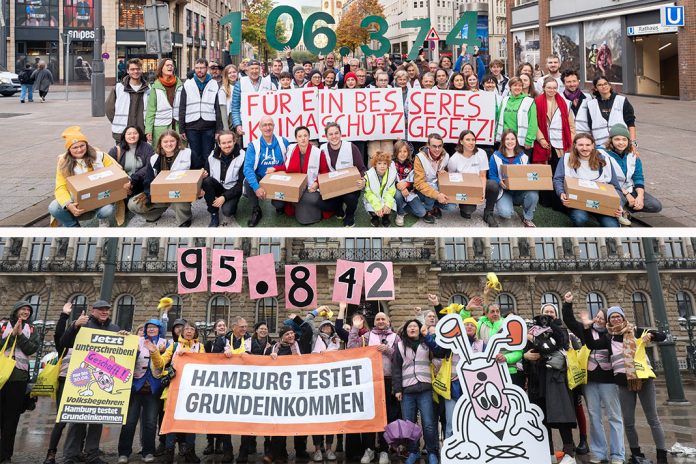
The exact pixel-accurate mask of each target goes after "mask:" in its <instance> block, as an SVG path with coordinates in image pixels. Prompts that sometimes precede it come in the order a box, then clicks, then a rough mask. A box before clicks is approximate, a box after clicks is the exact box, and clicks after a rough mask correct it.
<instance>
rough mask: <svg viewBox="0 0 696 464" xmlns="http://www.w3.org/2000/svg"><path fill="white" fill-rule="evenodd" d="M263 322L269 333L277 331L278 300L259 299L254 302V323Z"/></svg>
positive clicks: (272, 298)
mask: <svg viewBox="0 0 696 464" xmlns="http://www.w3.org/2000/svg"><path fill="white" fill-rule="evenodd" d="M259 322H265V323H266V325H267V326H268V332H269V333H276V332H277V331H278V299H277V298H275V297H270V298H261V299H260V300H258V301H257V302H256V323H257V324H258V323H259Z"/></svg>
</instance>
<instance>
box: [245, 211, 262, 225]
mask: <svg viewBox="0 0 696 464" xmlns="http://www.w3.org/2000/svg"><path fill="white" fill-rule="evenodd" d="M262 217H263V213H262V212H261V208H254V210H253V211H252V212H251V217H250V218H249V221H248V222H247V226H249V227H256V226H257V225H258V223H259V222H261V218H262Z"/></svg>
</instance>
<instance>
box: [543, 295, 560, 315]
mask: <svg viewBox="0 0 696 464" xmlns="http://www.w3.org/2000/svg"><path fill="white" fill-rule="evenodd" d="M559 302H560V300H559V298H558V296H556V294H555V293H551V292H546V293H544V294H543V295H541V306H542V307H544V305H547V304H552V305H554V306H556V308H560V307H561V306H560V303H559ZM559 315H560V314H559Z"/></svg>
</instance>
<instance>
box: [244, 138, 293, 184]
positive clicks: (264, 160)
mask: <svg viewBox="0 0 696 464" xmlns="http://www.w3.org/2000/svg"><path fill="white" fill-rule="evenodd" d="M260 140H261V145H260V147H261V154H262V156H261V158H260V159H259V163H258V166H256V169H254V164H256V144H255V143H250V144H249V146H248V147H247V150H246V154H245V155H244V178H245V179H246V180H247V182H249V186H251V188H253V189H254V192H255V191H257V190H258V189H259V181H258V179H262V178H263V176H265V175H266V170H267V169H268V168H272V167H273V166H278V165H280V164H283V163H284V162H285V158H284V157H283V153H282V151H281V149H280V146H279V145H278V142H277V139H276V137H273V142H272V143H271V145H270V146H269V145H268V144H267V143H266V141H265V140H264V139H263V137H261V139H260ZM282 141H283V144H285V148H286V149H287V148H288V145H290V142H288V140H287V139H286V138H285V137H282Z"/></svg>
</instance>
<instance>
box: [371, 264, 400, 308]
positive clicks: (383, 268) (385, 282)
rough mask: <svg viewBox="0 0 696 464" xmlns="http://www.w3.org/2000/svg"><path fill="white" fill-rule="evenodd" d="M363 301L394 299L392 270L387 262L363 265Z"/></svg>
mask: <svg viewBox="0 0 696 464" xmlns="http://www.w3.org/2000/svg"><path fill="white" fill-rule="evenodd" d="M365 299H366V300H393V299H394V268H393V266H392V263H391V262H388V261H372V262H366V263H365Z"/></svg>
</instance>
